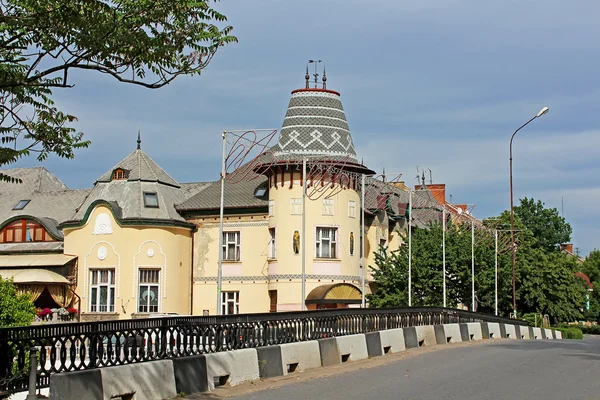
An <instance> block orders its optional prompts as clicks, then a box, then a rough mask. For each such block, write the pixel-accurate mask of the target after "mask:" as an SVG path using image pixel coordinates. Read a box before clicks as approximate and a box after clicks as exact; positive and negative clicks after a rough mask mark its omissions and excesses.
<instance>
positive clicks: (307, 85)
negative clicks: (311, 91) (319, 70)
mask: <svg viewBox="0 0 600 400" xmlns="http://www.w3.org/2000/svg"><path fill="white" fill-rule="evenodd" d="M304 79H305V80H306V88H307V89H308V88H309V85H310V74H309V73H308V64H306V75H304Z"/></svg>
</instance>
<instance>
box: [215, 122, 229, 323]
mask: <svg viewBox="0 0 600 400" xmlns="http://www.w3.org/2000/svg"><path fill="white" fill-rule="evenodd" d="M221 136H222V138H223V157H222V160H221V204H220V206H219V267H218V271H217V315H221V314H222V312H223V310H222V303H221V300H222V299H221V285H222V283H223V282H222V281H223V209H224V200H225V174H226V171H225V169H226V165H225V157H226V154H225V153H226V151H227V131H223V133H222V134H221Z"/></svg>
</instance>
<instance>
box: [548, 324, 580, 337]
mask: <svg viewBox="0 0 600 400" xmlns="http://www.w3.org/2000/svg"><path fill="white" fill-rule="evenodd" d="M553 329H556V330H557V331H561V332H562V338H563V339H579V340H581V339H583V332H582V331H581V329H579V328H576V327H574V326H571V327H568V328H565V327H557V328H553Z"/></svg>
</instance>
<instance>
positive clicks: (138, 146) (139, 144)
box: [137, 129, 142, 150]
mask: <svg viewBox="0 0 600 400" xmlns="http://www.w3.org/2000/svg"><path fill="white" fill-rule="evenodd" d="M137 144H138V145H137V149H138V150H141V148H142V139H140V130H139V129H138V140H137Z"/></svg>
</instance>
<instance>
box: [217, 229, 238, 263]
mask: <svg viewBox="0 0 600 400" xmlns="http://www.w3.org/2000/svg"><path fill="white" fill-rule="evenodd" d="M229 234H234V235H235V236H234V237H235V238H236V240H234V241H228V240H227V238H228V235H229ZM241 237H242V234H241V232H240V231H224V232H223V247H222V248H221V254H222V255H223V261H241V260H242V246H241V243H242V239H241ZM230 244H234V245H235V249H236V251H235V256H234V257H233V259H230V258H228V254H229V252H228V251H227V250H228V246H229V245H230Z"/></svg>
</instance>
